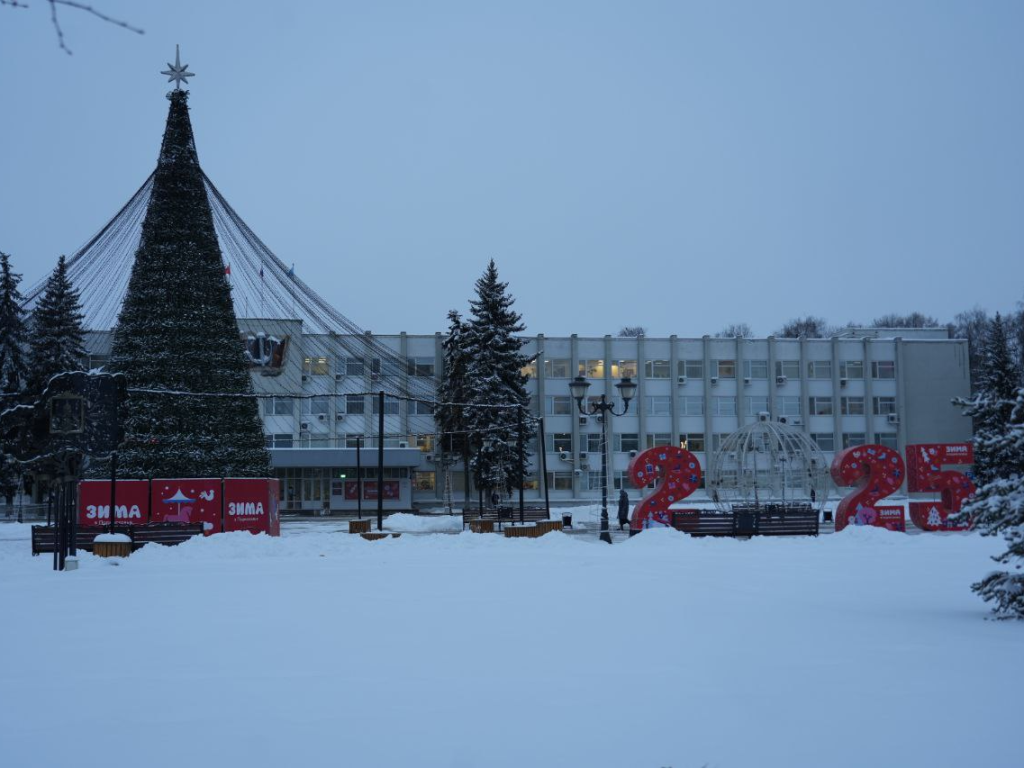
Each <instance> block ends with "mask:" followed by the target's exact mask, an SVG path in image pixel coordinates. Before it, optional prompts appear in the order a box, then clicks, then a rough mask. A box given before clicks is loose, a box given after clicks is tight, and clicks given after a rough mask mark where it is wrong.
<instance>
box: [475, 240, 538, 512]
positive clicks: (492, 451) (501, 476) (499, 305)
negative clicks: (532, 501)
mask: <svg viewBox="0 0 1024 768" xmlns="http://www.w3.org/2000/svg"><path fill="white" fill-rule="evenodd" d="M514 301H515V299H514V298H512V296H511V295H509V293H508V283H503V282H501V281H500V280H499V279H498V268H497V267H496V266H495V265H494V260H493V259H492V260H491V261H490V263H489V264H488V265H487V269H486V270H485V271H484V274H483V276H482V277H481V278H480V279H479V280H477V281H476V299H475V300H474V301H471V302H470V315H471V317H470V320H469V322H468V323H467V325H466V327H465V331H464V348H465V357H466V359H467V361H468V362H467V365H466V379H467V384H468V386H467V387H466V400H467V403H468V406H467V407H466V408H465V418H466V424H467V427H468V428H469V430H470V433H471V435H472V437H473V438H474V442H476V443H477V450H476V455H475V456H474V457H473V478H474V480H475V482H476V485H477V487H478V488H488V489H491V490H495V491H498V492H499V493H503V494H508V493H511V492H512V489H514V488H518V487H519V485H520V482H521V481H522V477H520V475H519V468H520V466H522V467H524V468H525V467H526V466H527V461H526V454H527V444H528V443H529V441H530V440H531V439H532V437H533V422H532V420H530V418H529V416H528V414H527V407H528V406H529V402H530V396H529V395H528V394H527V392H526V380H527V377H526V376H524V375H523V373H522V370H523V367H524V366H525V365H526V363H527V358H526V356H525V355H524V354H523V353H522V347H523V344H524V343H525V342H524V341H523V340H522V339H520V338H519V337H518V336H516V334H517V333H521V332H522V331H523V329H524V326H523V323H522V316H521V315H519V313H517V312H516V311H515V310H514V309H512V304H513V302H514ZM520 425H522V429H523V436H522V446H523V450H522V451H520V450H519V445H520V442H519V427H520Z"/></svg>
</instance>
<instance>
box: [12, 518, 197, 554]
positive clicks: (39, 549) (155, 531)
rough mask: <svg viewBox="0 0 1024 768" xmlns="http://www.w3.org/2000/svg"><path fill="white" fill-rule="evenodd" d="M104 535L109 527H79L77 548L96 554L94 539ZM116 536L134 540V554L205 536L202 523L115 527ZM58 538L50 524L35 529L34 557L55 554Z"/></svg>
mask: <svg viewBox="0 0 1024 768" xmlns="http://www.w3.org/2000/svg"><path fill="white" fill-rule="evenodd" d="M101 533H110V527H109V526H105V525H104V526H92V525H89V526H79V527H78V531H77V533H76V536H75V546H76V547H77V548H78V549H84V550H85V551H87V552H91V551H92V543H93V542H92V540H93V538H95V537H96V536H98V535H99V534H101ZM114 533H124V534H127V535H128V537H129V538H130V539H131V540H132V551H135V550H137V549H141V548H142V547H143V546H145V545H146V544H163V545H164V546H173V545H175V544H181V542H183V541H187V540H188V539H191V538H192V537H193V536H202V534H203V524H202V523H194V524H192V523H148V524H146V525H128V526H123V527H122V526H115V527H114ZM56 539H57V529H56V528H55V527H54V526H50V525H33V526H32V554H33V555H38V554H42V553H43V552H53V549H54V546H55V544H56Z"/></svg>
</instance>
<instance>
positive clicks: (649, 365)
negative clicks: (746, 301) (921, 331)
mask: <svg viewBox="0 0 1024 768" xmlns="http://www.w3.org/2000/svg"><path fill="white" fill-rule="evenodd" d="M710 363H711V366H710V375H711V376H713V377H717V378H719V379H735V378H736V374H737V366H736V361H735V360H711V361H710ZM543 366H544V367H543V370H544V378H546V379H569V378H572V374H571V371H572V361H571V360H569V359H566V358H561V359H555V360H545V361H544V363H543ZM742 368H743V377H744V378H746V379H767V378H768V361H767V360H744V361H743V366H742ZM637 370H639V369H638V367H637V361H636V360H614V361H612V363H611V377H612V378H613V379H620V378H623V377H624V376H629V377H630V378H635V377H636V373H637ZM523 373H524V374H527V375H529V376H531V377H534V378H536V376H537V363H536V362H533V363H530V364H529V365H527V366H525V367H524V368H523ZM604 374H605V364H604V360H580V361H579V363H578V364H577V366H576V374H575V375H577V376H583V377H584V378H587V379H603V378H604ZM676 375H677V376H685V377H686V378H688V379H702V378H704V361H703V360H680V361H679V362H678V364H677V367H676ZM775 375H776V376H784V377H786V378H787V379H798V378H800V361H799V360H776V361H775ZM839 376H840V378H843V379H863V378H864V361H863V360H843V361H841V362H840V363H839ZM644 377H645V378H648V379H668V378H671V377H672V363H671V362H670V361H668V360H647V361H646V362H644ZM807 378H809V379H831V378H832V361H831V360H812V361H810V362H808V363H807ZM871 378H873V379H894V378H896V363H895V362H893V361H892V360H875V361H872V363H871Z"/></svg>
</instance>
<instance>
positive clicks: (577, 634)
mask: <svg viewBox="0 0 1024 768" xmlns="http://www.w3.org/2000/svg"><path fill="white" fill-rule="evenodd" d="M394 522H395V523H396V524H397V523H400V522H401V520H400V519H398V520H396V521H394ZM439 525H440V523H439ZM337 527H338V526H336V525H334V526H331V525H321V526H318V525H316V524H305V525H296V526H294V527H287V526H286V527H285V531H284V536H282V538H280V539H271V538H267V537H265V536H251V535H250V534H247V533H231V534H222V535H218V536H215V537H212V538H209V539H197V540H193V541H190V542H187V543H185V544H183V545H181V546H179V547H174V548H160V547H147V548H146V549H144V550H142V551H140V552H138V553H136V554H135V555H133V556H132V557H131V558H129V559H128V560H125V561H123V562H121V563H120V564H118V565H115V563H114V562H113V561H104V560H100V559H98V558H94V557H92V556H91V555H88V554H85V555H83V556H82V557H81V568H80V569H79V570H78V571H75V572H68V573H64V574H57V573H54V572H53V571H51V570H50V566H51V563H50V559H49V558H48V557H45V556H44V557H38V558H32V557H31V556H30V555H29V541H28V537H29V529H28V526H27V525H17V524H0V587H2V589H0V617H2V621H3V624H2V626H3V630H4V631H3V643H4V645H5V649H4V653H3V654H2V656H0V704H2V707H3V709H2V717H0V765H3V766H12V767H14V766H17V767H18V768H21V767H22V766H58V765H60V766H76V768H77V767H79V766H100V765H107V766H137V765H144V766H175V768H181V767H182V766H185V767H186V768H200V767H202V766H253V767H255V766H274V768H280V767H281V766H459V767H466V766H587V767H589V766H609V767H611V766H615V767H616V768H621V767H633V766H638V767H639V766H650V767H651V768H659V767H661V766H672V767H673V768H683V767H684V766H687V767H689V766H692V767H693V768H699V767H700V766H705V765H706V766H715V767H716V768H731V767H733V766H779V767H780V768H781V767H785V768H795V767H796V766H815V767H821V766H850V767H851V768H853V767H856V768H864V767H866V766H872V767H874V766H901V767H902V766H927V767H928V768H938V767H940V766H957V768H962V767H963V766H985V767H987V768H1000V767H1002V766H1006V767H1007V768H1010V767H1011V766H1012V767H1014V768H1019V767H1020V766H1021V765H1022V764H1024V761H1022V758H1021V755H1020V751H1019V747H1018V741H1019V739H1018V738H1017V737H1015V736H1013V734H1015V733H1018V730H1017V729H1018V728H1019V727H1020V714H1019V713H1020V709H1019V694H1020V691H1021V690H1024V626H1022V625H1021V624H1020V623H1009V622H994V621H986V620H985V616H986V614H987V608H986V606H985V605H984V604H982V603H981V602H980V601H978V600H977V599H976V598H975V597H974V596H973V595H972V594H971V592H970V590H969V587H968V585H969V584H970V583H971V581H972V580H974V579H977V578H978V577H980V576H981V575H983V574H984V573H985V572H986V571H987V570H989V568H990V561H989V560H988V556H989V555H990V554H992V553H994V552H996V551H998V550H999V548H1000V542H998V541H993V540H991V539H983V538H981V537H979V536H976V535H955V534H953V535H942V534H940V535H916V536H908V535H902V534H893V533H888V532H885V531H881V530H876V529H858V528H853V529H847V530H846V531H843V532H842V533H840V534H834V535H828V536H822V537H820V538H818V539H812V538H806V539H774V540H769V539H756V540H752V541H733V540H710V539H705V540H696V539H691V538H688V537H686V536H684V535H682V534H679V533H676V532H674V531H664V530H662V531H647V532H645V533H643V534H641V535H639V536H637V537H634V538H633V539H629V540H624V541H621V542H619V543H616V544H615V545H614V546H611V547H609V546H607V545H601V544H599V543H598V542H596V540H595V537H593V536H586V537H582V536H565V535H562V534H551V535H548V536H546V537H544V538H542V539H539V540H527V539H517V540H505V539H503V538H500V537H498V536H495V535H473V534H468V533H467V534H461V535H445V534H431V535H426V534H424V535H407V536H403V537H401V538H400V539H389V540H385V541H379V542H367V541H364V540H362V539H361V538H359V537H353V536H349V535H347V534H344V533H340V532H338V531H337V530H336V529H337Z"/></svg>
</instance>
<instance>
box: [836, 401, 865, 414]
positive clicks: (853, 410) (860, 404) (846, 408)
mask: <svg viewBox="0 0 1024 768" xmlns="http://www.w3.org/2000/svg"><path fill="white" fill-rule="evenodd" d="M839 404H840V408H841V409H842V411H841V412H842V414H843V416H863V415H864V398H863V397H843V398H840V399H839Z"/></svg>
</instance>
